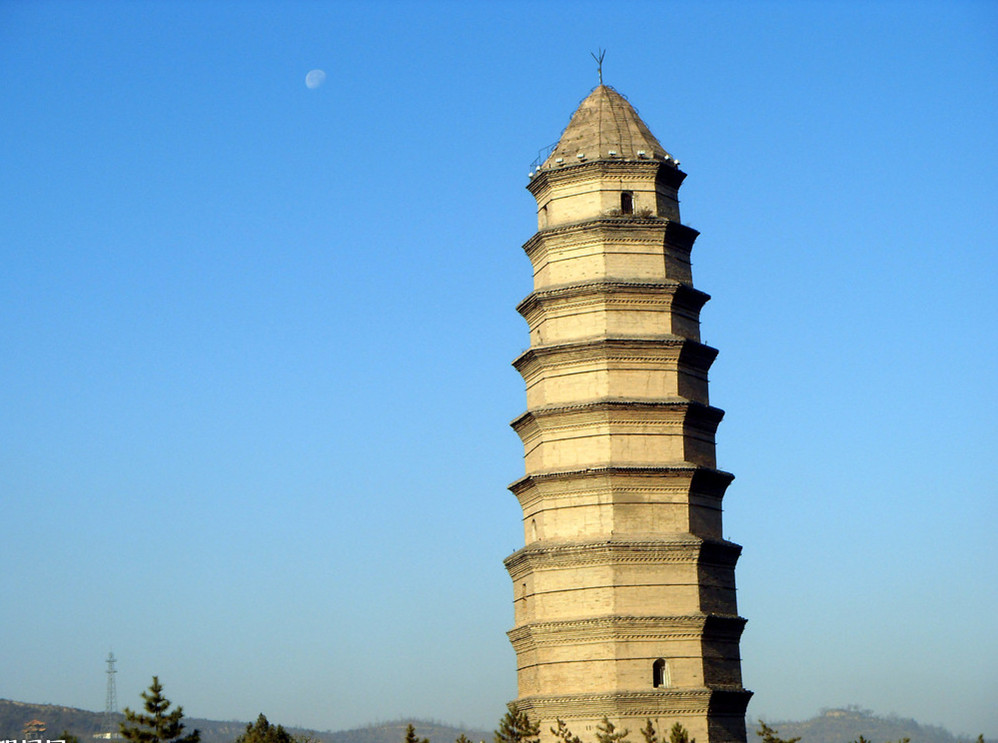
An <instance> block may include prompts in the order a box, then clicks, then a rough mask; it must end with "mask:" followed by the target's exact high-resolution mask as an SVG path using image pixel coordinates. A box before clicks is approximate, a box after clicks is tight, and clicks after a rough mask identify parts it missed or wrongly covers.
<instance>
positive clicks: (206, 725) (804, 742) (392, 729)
mask: <svg viewBox="0 0 998 743" xmlns="http://www.w3.org/2000/svg"><path fill="white" fill-rule="evenodd" d="M264 714H266V713H264ZM103 716H104V715H103V713H102V712H92V711H90V710H84V709H78V708H76V707H66V706H64V705H57V704H34V703H31V702H18V701H15V700H11V699H0V740H8V741H9V740H15V739H16V740H21V739H23V738H24V737H25V736H23V735H22V732H23V730H24V725H25V724H26V723H28V722H29V721H31V720H41V721H42V722H44V723H45V724H46V731H45V733H44V734H43V735H42V736H40V737H41V738H42V740H43V741H44V740H45V739H46V738H47V739H48V740H56V739H58V737H59V736H61V735H62V732H63V731H68V732H69V733H71V734H73V735H75V736H77V737H78V738H79V739H80V741H81V743H89V742H90V741H93V739H94V738H93V736H94V735H95V734H96V733H98V732H100V729H101V722H102V720H103ZM115 717H116V719H117V720H118V721H122V720H124V717H123V716H122V715H120V714H118V715H116V716H115ZM764 721H765V722H766V724H767V725H769V726H770V727H772V728H774V729H775V730H776V731H777V733H778V735H779V736H780V737H781V738H783V739H788V738H793V737H798V736H799V737H800V738H801V743H851V742H852V741H857V740H859V737H860V736H863V737H864V738H865V739H866V740H868V741H870V743H896V742H897V741H900V740H902V739H903V738H909V739H910V740H911V743H970V742H971V741H973V740H974V738H972V737H969V736H966V735H954V734H953V733H951V732H949V731H948V730H946V729H945V728H943V727H941V726H938V725H925V724H921V723H918V722H916V721H915V720H914V719H911V718H902V717H898V716H897V715H887V716H882V715H876V714H874V713H873V712H872V711H870V710H866V709H862V708H860V707H857V706H849V707H841V708H825V709H822V710H821V711H820V712H819V713H818V714H817V715H816V716H815V717H812V718H810V719H808V720H771V719H765V720H764ZM270 722H271V724H274V725H277V724H281V725H283V726H284V729H285V730H287V731H288V732H289V733H291V734H292V735H296V736H309V737H311V738H313V739H314V740H315V741H316V743H401V741H402V739H403V737H404V735H405V729H406V726H407V725H409V724H412V725H413V726H414V727H415V728H416V734H417V735H418V736H419V737H421V738H429V739H430V741H431V743H451V741H454V740H456V739H457V737H458V736H460V735H462V734H463V735H466V736H467V737H468V738H470V739H471V740H472V741H475V742H476V743H477V742H478V741H482V742H484V743H488V742H489V741H491V740H492V733H491V732H488V731H484V730H476V729H474V728H471V727H468V726H466V725H456V726H455V725H448V724H447V723H443V722H439V721H436V720H420V719H416V718H400V719H398V720H393V721H390V722H377V723H371V724H368V725H364V726H361V727H357V728H351V729H349V730H338V731H331V730H325V731H322V730H311V729H307V728H301V727H297V726H288V725H284V724H283V723H281V722H280V721H279V720H270ZM248 724H249V722H242V721H238V720H226V721H223V720H208V719H204V718H194V717H185V718H184V725H185V729H186V730H188V731H190V730H194V729H197V730H200V731H201V741H202V743H232V741H234V740H235V739H236V738H237V737H238V736H239V735H241V734H242V733H243V732H245V730H246V726H247V725H248ZM756 727H757V725H756V724H755V723H754V722H749V724H748V728H749V731H750V732H749V743H756V740H757V738H756V736H755V734H754V733H755V730H756ZM632 732H633V733H635V735H634V736H633V737H632V738H631V739H630V740H631V743H637V740H636V739H637V738H638V736H637V735H636V733H637V731H632ZM661 734H665V735H667V734H668V731H661ZM37 737H39V736H35V738H36V739H37ZM986 743H988V742H987V741H986Z"/></svg>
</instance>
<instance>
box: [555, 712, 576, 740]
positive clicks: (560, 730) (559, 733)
mask: <svg viewBox="0 0 998 743" xmlns="http://www.w3.org/2000/svg"><path fill="white" fill-rule="evenodd" d="M551 733H552V734H553V735H554V736H555V737H556V738H558V740H561V741H563V743H582V740H581V739H580V738H579V736H578V735H576V734H575V733H573V732H572V731H571V730H569V729H568V725H566V724H565V721H564V720H562V719H561V718H558V727H557V728H551Z"/></svg>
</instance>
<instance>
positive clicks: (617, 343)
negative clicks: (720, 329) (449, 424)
mask: <svg viewBox="0 0 998 743" xmlns="http://www.w3.org/2000/svg"><path fill="white" fill-rule="evenodd" d="M563 358H579V359H607V360H614V361H627V360H646V361H652V360H659V359H665V358H667V359H670V360H676V361H677V362H678V363H680V364H682V365H686V366H689V367H692V368H695V369H700V370H702V371H704V372H706V371H707V370H708V369H709V368H710V365H711V364H712V363H713V362H714V359H715V358H717V349H716V348H712V347H711V346H708V345H705V344H703V343H700V342H698V341H695V340H693V339H691V338H685V337H683V336H680V335H672V334H667V335H662V336H660V337H658V338H615V337H607V336H602V337H598V338H587V339H585V340H580V341H569V342H567V343H551V344H546V345H542V346H531V347H530V348H528V349H527V350H526V351H524V352H523V353H521V354H520V355H519V356H517V357H516V358H515V359H513V368H515V369H516V370H517V371H518V372H520V373H521V374H522V373H523V372H524V370H525V369H526V368H527V367H528V365H530V364H531V363H533V362H534V361H538V362H542V361H547V360H549V359H550V360H551V361H552V362H555V361H556V360H560V359H563Z"/></svg>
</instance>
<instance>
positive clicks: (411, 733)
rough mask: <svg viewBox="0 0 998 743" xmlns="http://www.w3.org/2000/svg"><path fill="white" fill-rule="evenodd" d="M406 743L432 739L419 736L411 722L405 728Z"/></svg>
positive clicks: (428, 741)
mask: <svg viewBox="0 0 998 743" xmlns="http://www.w3.org/2000/svg"><path fill="white" fill-rule="evenodd" d="M405 743H430V739H429V738H419V737H417V736H416V728H414V727H413V726H412V723H409V724H408V725H407V726H406V728H405Z"/></svg>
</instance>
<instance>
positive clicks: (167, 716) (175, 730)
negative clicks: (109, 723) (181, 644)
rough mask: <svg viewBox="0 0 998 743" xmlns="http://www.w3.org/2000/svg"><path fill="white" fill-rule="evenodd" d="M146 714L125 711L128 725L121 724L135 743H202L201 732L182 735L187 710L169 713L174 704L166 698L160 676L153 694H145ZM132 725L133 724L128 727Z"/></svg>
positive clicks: (151, 690) (151, 692) (156, 680)
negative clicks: (171, 705)
mask: <svg viewBox="0 0 998 743" xmlns="http://www.w3.org/2000/svg"><path fill="white" fill-rule="evenodd" d="M142 699H143V700H144V701H145V704H144V707H145V710H146V714H142V713H140V712H132V710H130V709H128V707H125V710H124V713H125V721H126V722H123V723H120V725H119V728H120V730H121V735H122V736H123V737H124V738H125V739H126V740H130V741H132V743H200V741H201V732H200V731H199V730H195V731H194V732H192V733H188V734H187V735H182V733H183V732H184V725H183V723H181V722H180V721H181V720H182V719H184V708H183V707H177V708H176V709H175V710H173V712H169V711H168V710H169V709H170V700H169V699H167V698H166V697H164V696H163V686H162V685H161V684H160V683H159V678H158V677H157V676H153V677H152V684H151V685H150V686H149V691H147V692H146V691H144V692H142ZM128 723H130V724H128Z"/></svg>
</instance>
